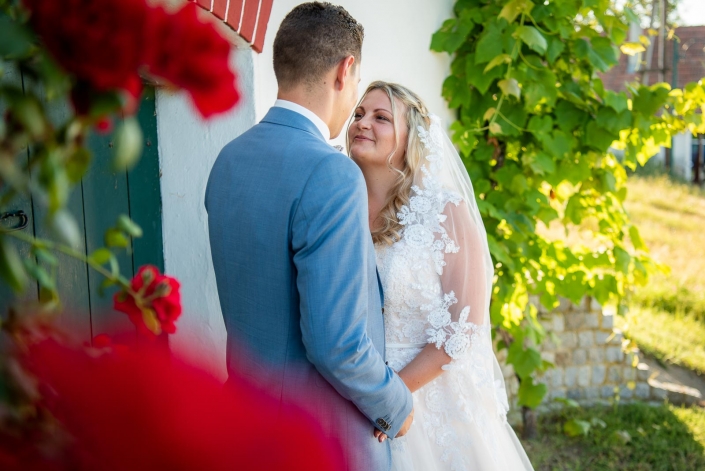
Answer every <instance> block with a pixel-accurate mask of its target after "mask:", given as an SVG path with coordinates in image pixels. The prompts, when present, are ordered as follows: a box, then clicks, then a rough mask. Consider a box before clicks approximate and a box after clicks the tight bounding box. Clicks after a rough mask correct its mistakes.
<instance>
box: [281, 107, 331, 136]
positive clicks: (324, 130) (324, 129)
mask: <svg viewBox="0 0 705 471" xmlns="http://www.w3.org/2000/svg"><path fill="white" fill-rule="evenodd" d="M274 106H277V107H279V108H285V109H287V110H289V111H293V112H295V113H299V114H300V115H301V116H303V117H304V118H307V119H308V120H309V121H311V122H312V123H313V124H315V125H316V127H317V128H318V130H319V131H321V134H322V135H323V139H325V140H326V141H329V140H330V129H328V126H327V125H326V123H324V122H323V120H322V119H321V118H319V117H318V115H316V113H314V112H313V111H311V110H309V109H308V108H304V107H303V106H301V105H299V104H298V103H294V102H292V101H287V100H277V101H275V102H274Z"/></svg>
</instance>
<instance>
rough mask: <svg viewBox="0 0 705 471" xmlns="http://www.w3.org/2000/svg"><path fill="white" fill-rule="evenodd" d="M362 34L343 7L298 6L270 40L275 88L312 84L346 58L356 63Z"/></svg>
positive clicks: (311, 3) (360, 51) (305, 4)
mask: <svg viewBox="0 0 705 471" xmlns="http://www.w3.org/2000/svg"><path fill="white" fill-rule="evenodd" d="M364 36H365V31H364V29H363V27H362V25H361V24H360V23H358V22H357V21H356V20H355V18H353V17H352V16H350V13H348V12H347V11H346V10H345V8H343V7H341V6H338V5H332V4H330V3H328V2H310V3H302V4H301V5H299V6H297V7H296V8H294V9H293V10H291V11H290V12H289V14H288V15H286V17H285V18H284V21H282V24H281V26H280V27H279V31H277V36H276V37H275V38H274V75H276V77H277V82H278V84H279V88H281V89H288V88H291V87H292V86H294V85H297V84H299V83H303V82H305V83H309V84H313V83H315V82H316V81H317V80H318V79H320V78H321V77H323V75H324V74H325V73H326V72H328V71H329V70H330V69H331V68H332V67H333V66H335V65H336V64H337V63H338V62H340V61H341V60H342V59H344V58H345V57H347V56H354V57H355V61H356V62H357V63H358V64H359V62H360V57H361V54H362V40H363V38H364Z"/></svg>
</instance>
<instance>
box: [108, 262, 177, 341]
mask: <svg viewBox="0 0 705 471" xmlns="http://www.w3.org/2000/svg"><path fill="white" fill-rule="evenodd" d="M179 287H180V284H179V282H178V280H177V279H176V278H172V277H170V276H166V275H162V274H161V273H159V269H158V268H157V267H155V266H152V265H145V266H143V267H141V268H140V269H139V271H138V272H137V274H136V275H135V277H134V278H132V281H131V283H130V288H131V290H130V291H120V292H118V293H115V296H114V297H113V301H114V307H115V309H116V310H118V311H120V312H124V313H125V314H127V316H128V317H129V318H130V320H131V321H132V323H133V324H135V325H136V326H137V328H138V329H139V330H140V332H141V333H143V334H146V335H148V336H151V335H159V334H160V333H161V332H162V331H163V332H167V333H169V334H173V333H174V332H176V326H175V325H174V322H175V321H176V319H178V318H179V316H180V315H181V294H180V293H179Z"/></svg>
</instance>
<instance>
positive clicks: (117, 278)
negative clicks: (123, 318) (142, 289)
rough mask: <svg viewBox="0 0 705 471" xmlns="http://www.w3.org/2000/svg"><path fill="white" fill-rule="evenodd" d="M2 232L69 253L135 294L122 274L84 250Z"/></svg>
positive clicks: (37, 244) (27, 241) (0, 231)
mask: <svg viewBox="0 0 705 471" xmlns="http://www.w3.org/2000/svg"><path fill="white" fill-rule="evenodd" d="M0 234H4V235H8V236H10V237H13V238H15V239H17V240H19V241H21V242H24V243H26V244H30V245H31V246H33V247H43V248H47V249H49V250H55V251H57V252H61V253H63V254H65V255H68V256H69V257H72V258H75V259H77V260H80V261H82V262H83V263H85V264H87V265H88V266H89V267H91V268H92V269H94V270H95V271H97V272H98V273H100V274H101V275H103V276H104V277H105V278H107V279H109V280H110V281H112V282H114V283H117V284H119V285H120V286H122V288H123V289H125V290H126V291H127V292H128V293H129V294H131V295H133V296H134V295H135V294H136V293H134V292H133V291H132V287H131V286H130V284H129V283H128V282H127V281H125V280H124V279H123V278H121V277H120V276H115V275H114V274H113V273H111V272H109V271H108V270H106V269H105V267H103V266H102V265H100V264H99V263H97V262H96V261H94V260H92V259H91V258H90V257H87V256H86V255H85V254H83V253H82V252H79V251H78V250H76V249H74V248H72V247H69V246H68V245H64V244H60V243H58V242H52V241H50V240H46V239H39V238H37V237H32V236H28V235H25V234H22V233H20V232H14V231H13V232H10V231H3V230H0Z"/></svg>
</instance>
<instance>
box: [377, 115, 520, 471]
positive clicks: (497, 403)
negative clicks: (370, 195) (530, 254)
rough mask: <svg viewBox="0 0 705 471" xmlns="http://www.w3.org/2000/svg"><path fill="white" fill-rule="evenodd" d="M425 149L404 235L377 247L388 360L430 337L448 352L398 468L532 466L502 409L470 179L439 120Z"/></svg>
mask: <svg viewBox="0 0 705 471" xmlns="http://www.w3.org/2000/svg"><path fill="white" fill-rule="evenodd" d="M416 132H418V133H419V137H420V139H421V141H422V142H423V144H424V148H425V152H424V155H423V158H422V162H421V164H420V166H419V169H418V171H417V172H416V174H415V176H414V185H413V187H412V191H411V195H410V199H409V203H408V204H407V205H405V206H404V207H402V209H401V211H400V212H399V214H398V217H399V221H400V223H401V224H402V225H403V229H402V231H401V233H400V240H399V241H397V242H395V243H394V244H393V245H392V246H388V247H378V251H377V258H378V266H379V270H380V277H381V278H382V283H383V285H384V289H385V328H386V330H387V333H386V336H387V350H386V353H387V359H388V361H389V364H390V366H392V367H393V368H395V369H397V371H399V370H400V369H402V368H403V367H404V366H405V365H406V364H408V362H409V361H411V360H412V359H413V357H414V356H415V355H416V354H418V352H419V351H420V350H421V349H422V348H423V346H424V345H426V344H427V343H435V344H436V347H438V348H444V349H445V351H446V352H447V353H448V354H449V355H450V357H451V358H452V361H451V363H450V364H449V365H447V366H445V367H444V369H445V370H446V371H445V372H444V373H443V374H442V375H441V376H440V377H438V378H437V379H436V380H434V381H432V382H431V383H429V384H427V385H425V386H424V387H422V388H421V389H419V390H418V391H416V392H415V393H414V407H415V410H416V414H415V420H414V424H413V426H412V428H411V430H410V431H409V433H408V434H407V435H406V437H403V438H402V439H395V440H393V442H392V463H393V469H394V470H404V471H412V470H417V471H420V470H423V471H434V470H438V471H440V470H454V471H455V470H473V471H474V470H482V471H490V470H491V471H495V470H496V471H506V470H531V469H533V468H532V466H531V463H530V461H529V459H528V457H527V456H526V453H525V452H524V450H523V448H522V447H521V444H520V442H519V441H518V439H517V437H516V435H515V434H514V431H513V430H512V428H511V426H510V425H509V424H508V423H507V420H506V416H507V411H508V409H509V406H508V401H507V392H506V387H505V383H504V378H503V375H502V371H501V369H500V367H499V364H498V362H497V359H496V357H495V355H494V351H493V349H492V338H491V328H490V311H489V307H490V298H491V294H492V282H493V278H494V268H493V263H492V258H491V255H490V251H489V246H488V243H487V233H486V231H485V228H484V224H483V222H482V217H481V215H480V211H479V209H478V206H477V202H476V200H475V194H474V191H473V186H472V182H471V180H470V177H469V176H468V173H467V170H466V169H465V166H464V164H463V162H462V160H461V159H460V156H459V155H458V152H457V151H456V149H455V147H454V146H453V144H452V142H451V141H450V139H449V138H448V136H447V134H446V133H445V131H444V130H443V127H442V124H441V120H440V119H439V118H438V117H437V116H435V115H431V116H430V126H429V128H428V129H425V128H424V127H421V126H419V128H418V129H417V130H416Z"/></svg>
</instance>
